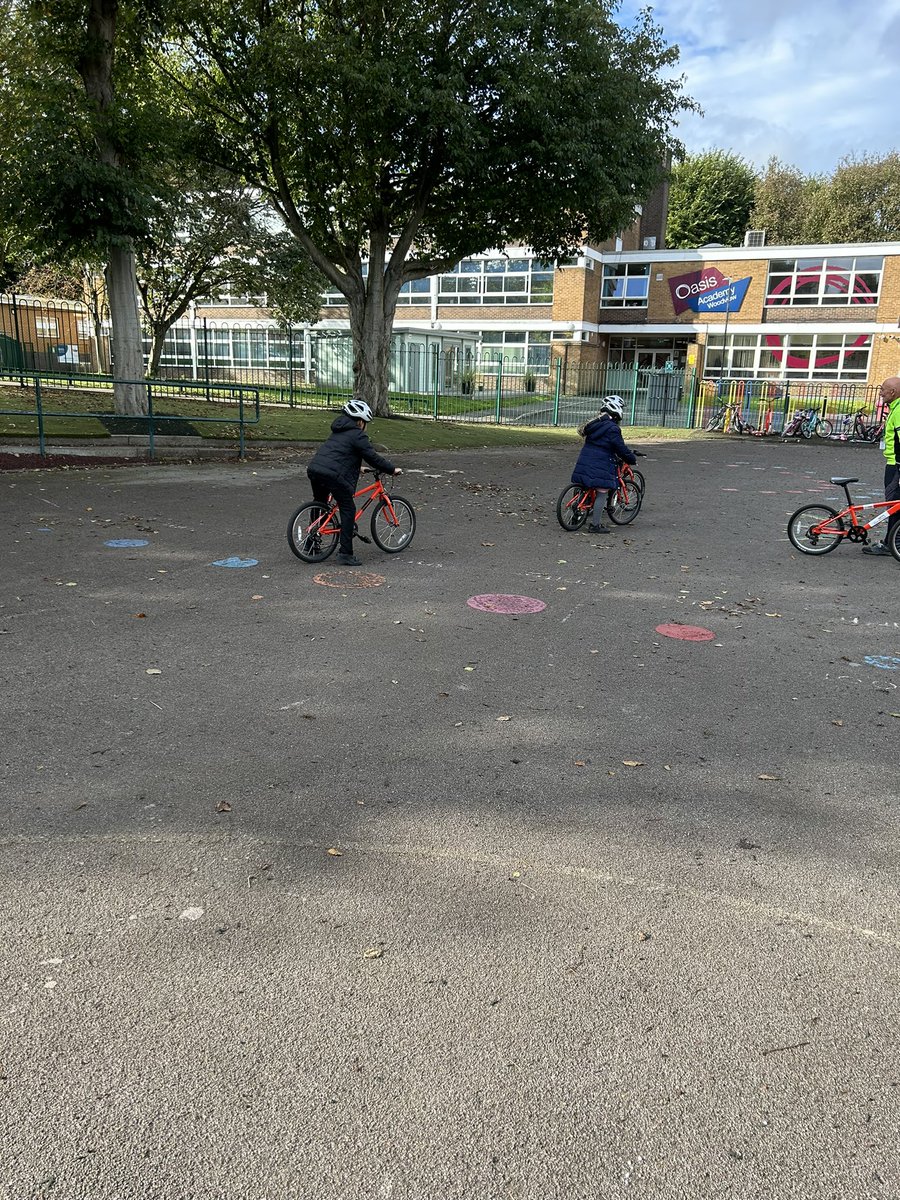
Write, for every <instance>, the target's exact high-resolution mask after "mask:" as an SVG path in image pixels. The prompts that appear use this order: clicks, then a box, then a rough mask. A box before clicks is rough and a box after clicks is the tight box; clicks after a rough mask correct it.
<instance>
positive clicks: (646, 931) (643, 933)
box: [638, 929, 651, 942]
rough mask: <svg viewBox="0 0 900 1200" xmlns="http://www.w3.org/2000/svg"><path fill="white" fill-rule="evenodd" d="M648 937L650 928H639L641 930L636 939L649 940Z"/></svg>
mask: <svg viewBox="0 0 900 1200" xmlns="http://www.w3.org/2000/svg"><path fill="white" fill-rule="evenodd" d="M650 937H651V934H650V930H649V929H642V930H641V932H640V933H639V934H638V941H640V942H649V941H650Z"/></svg>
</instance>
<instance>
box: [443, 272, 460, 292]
mask: <svg viewBox="0 0 900 1200" xmlns="http://www.w3.org/2000/svg"><path fill="white" fill-rule="evenodd" d="M440 290H441V291H442V292H446V293H453V292H455V291H456V278H455V276H453V275H442V276H441V282H440Z"/></svg>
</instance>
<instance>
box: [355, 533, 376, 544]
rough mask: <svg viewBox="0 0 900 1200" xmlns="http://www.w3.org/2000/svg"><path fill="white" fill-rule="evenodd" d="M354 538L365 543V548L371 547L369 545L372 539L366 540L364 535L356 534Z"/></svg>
mask: <svg viewBox="0 0 900 1200" xmlns="http://www.w3.org/2000/svg"><path fill="white" fill-rule="evenodd" d="M356 537H357V538H358V539H359V540H360V541H361V542H365V543H366V545H367V546H371V545H372V539H371V538H367V537H366V535H365V534H364V533H358V534H356Z"/></svg>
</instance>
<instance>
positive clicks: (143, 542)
mask: <svg viewBox="0 0 900 1200" xmlns="http://www.w3.org/2000/svg"><path fill="white" fill-rule="evenodd" d="M103 545H104V546H112V547H113V549H114V550H131V549H133V548H134V547H135V546H149V545H150V543H149V541H148V540H147V538H112V540H111V541H108V542H104V543H103Z"/></svg>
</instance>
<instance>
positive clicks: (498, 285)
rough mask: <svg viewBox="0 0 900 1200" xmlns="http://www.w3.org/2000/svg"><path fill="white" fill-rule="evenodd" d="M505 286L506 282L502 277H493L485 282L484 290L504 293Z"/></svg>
mask: <svg viewBox="0 0 900 1200" xmlns="http://www.w3.org/2000/svg"><path fill="white" fill-rule="evenodd" d="M505 284H506V280H505V279H504V278H503V276H502V275H492V276H490V277H489V278H487V279H486V280H485V281H484V290H485V291H486V292H502V291H503V290H504V287H505Z"/></svg>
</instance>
